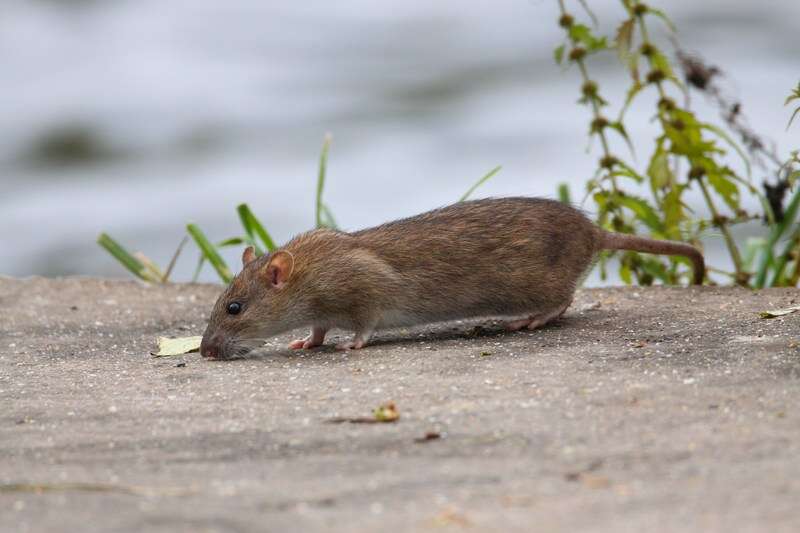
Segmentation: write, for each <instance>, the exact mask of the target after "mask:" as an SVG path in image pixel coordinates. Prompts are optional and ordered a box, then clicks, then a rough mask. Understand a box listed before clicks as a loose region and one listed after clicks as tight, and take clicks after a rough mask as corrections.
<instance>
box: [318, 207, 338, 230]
mask: <svg viewBox="0 0 800 533" xmlns="http://www.w3.org/2000/svg"><path fill="white" fill-rule="evenodd" d="M322 223H323V224H324V225H325V227H326V228H331V229H339V224H338V223H337V222H336V219H335V218H333V213H331V210H330V209H328V206H327V205H325V204H322Z"/></svg>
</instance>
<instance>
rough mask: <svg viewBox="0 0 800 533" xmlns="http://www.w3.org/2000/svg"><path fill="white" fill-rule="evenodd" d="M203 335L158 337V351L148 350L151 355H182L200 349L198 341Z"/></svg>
mask: <svg viewBox="0 0 800 533" xmlns="http://www.w3.org/2000/svg"><path fill="white" fill-rule="evenodd" d="M202 339H203V337H199V336H197V337H179V338H177V339H170V338H168V337H159V338H158V351H157V352H150V355H152V356H153V357H168V356H170V355H183V354H185V353H192V352H197V351H199V350H200V341H201V340H202Z"/></svg>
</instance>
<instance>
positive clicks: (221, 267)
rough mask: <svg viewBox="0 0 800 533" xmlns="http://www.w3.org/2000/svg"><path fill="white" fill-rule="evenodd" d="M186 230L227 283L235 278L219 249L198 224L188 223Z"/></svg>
mask: <svg viewBox="0 0 800 533" xmlns="http://www.w3.org/2000/svg"><path fill="white" fill-rule="evenodd" d="M186 231H187V232H188V233H189V235H191V237H192V238H193V239H194V242H195V243H196V244H197V247H198V248H200V252H201V253H202V254H203V256H204V257H205V258H206V260H207V261H208V262H209V263H211V266H213V267H214V270H216V271H217V274H219V277H220V278H221V279H222V281H224V282H225V283H230V282H231V280H232V279H233V274H232V273H231V271H230V269H229V268H228V265H227V264H225V261H224V260H223V259H222V256H220V255H219V252H217V249H216V248H214V245H213V244H211V242H210V241H209V240H208V239H207V238H206V236H205V234H204V233H203V232H202V230H201V229H200V228H199V227H198V226H197V225H196V224H188V225H187V226H186Z"/></svg>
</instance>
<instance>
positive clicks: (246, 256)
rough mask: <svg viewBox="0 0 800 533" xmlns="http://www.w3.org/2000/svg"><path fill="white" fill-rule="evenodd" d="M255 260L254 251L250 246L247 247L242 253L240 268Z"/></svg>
mask: <svg viewBox="0 0 800 533" xmlns="http://www.w3.org/2000/svg"><path fill="white" fill-rule="evenodd" d="M255 258H256V249H255V248H253V247H252V246H248V247H247V248H245V249H244V252H243V253H242V266H243V267H246V266H247V263H250V262H251V261H254V260H255Z"/></svg>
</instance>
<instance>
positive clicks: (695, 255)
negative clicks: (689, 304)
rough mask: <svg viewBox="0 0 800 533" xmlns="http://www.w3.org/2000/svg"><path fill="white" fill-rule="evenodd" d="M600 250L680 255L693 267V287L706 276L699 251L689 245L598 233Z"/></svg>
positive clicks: (703, 262)
mask: <svg viewBox="0 0 800 533" xmlns="http://www.w3.org/2000/svg"><path fill="white" fill-rule="evenodd" d="M600 248H601V249H605V250H632V251H634V252H645V253H648V254H660V255H682V256H684V257H686V258H688V259H689V260H690V261H691V262H692V265H693V267H694V281H693V283H694V284H695V285H702V284H703V278H704V277H705V275H706V264H705V261H704V260H703V254H701V253H700V250H698V249H697V248H695V247H694V246H692V245H690V244H685V243H682V242H675V241H659V240H657V239H648V238H646V237H637V236H636V235H626V234H624V233H611V232H609V231H601V232H600Z"/></svg>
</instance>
